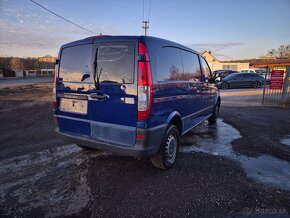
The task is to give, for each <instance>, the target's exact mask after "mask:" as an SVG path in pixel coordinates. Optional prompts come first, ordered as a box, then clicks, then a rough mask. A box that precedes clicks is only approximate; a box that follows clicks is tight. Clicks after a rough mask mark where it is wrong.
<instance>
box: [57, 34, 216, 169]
mask: <svg viewBox="0 0 290 218" xmlns="http://www.w3.org/2000/svg"><path fill="white" fill-rule="evenodd" d="M220 102H221V99H220V95H219V91H218V90H217V88H216V87H215V86H214V79H213V76H212V73H211V70H210V68H209V66H208V64H207V62H206V60H205V59H204V58H203V57H202V56H201V55H200V54H199V53H197V52H196V51H194V50H192V49H190V48H187V47H185V46H182V45H180V44H177V43H174V42H171V41H167V40H164V39H160V38H155V37H148V36H95V37H90V38H85V39H82V40H79V41H75V42H71V43H68V44H65V45H63V46H62V47H61V48H60V52H59V57H58V60H57V62H56V71H55V82H54V111H55V115H54V119H55V123H56V125H57V128H56V131H57V132H58V133H59V134H61V135H62V136H64V137H65V138H67V139H69V140H71V141H73V142H74V143H76V144H77V145H79V146H80V147H84V148H86V147H89V148H95V149H100V150H104V151H109V152H112V153H115V154H121V155H128V156H137V157H140V156H142V157H144V156H148V157H151V161H152V163H153V165H154V166H156V167H158V168H162V169H168V168H170V167H172V166H173V165H174V164H175V162H176V157H177V153H178V143H179V138H180V136H182V135H184V134H185V133H186V132H188V131H190V130H191V129H192V128H193V127H195V126H196V125H198V124H199V123H201V122H203V121H204V120H206V119H207V120H208V122H209V123H210V124H214V123H215V122H216V119H217V116H218V112H219V108H220Z"/></svg>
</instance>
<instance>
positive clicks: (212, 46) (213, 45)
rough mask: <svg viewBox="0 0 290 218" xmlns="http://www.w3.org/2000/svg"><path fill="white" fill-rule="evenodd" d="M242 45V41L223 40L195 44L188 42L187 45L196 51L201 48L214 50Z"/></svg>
mask: <svg viewBox="0 0 290 218" xmlns="http://www.w3.org/2000/svg"><path fill="white" fill-rule="evenodd" d="M240 45H243V43H242V42H225V43H197V44H190V45H188V47H190V48H193V49H195V50H198V51H203V50H206V51H208V50H211V51H214V52H217V51H221V50H224V49H227V48H231V47H234V46H240Z"/></svg>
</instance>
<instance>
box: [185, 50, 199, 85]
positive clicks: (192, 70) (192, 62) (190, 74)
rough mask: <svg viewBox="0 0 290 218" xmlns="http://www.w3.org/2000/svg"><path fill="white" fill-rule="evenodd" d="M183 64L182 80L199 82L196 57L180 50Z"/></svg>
mask: <svg viewBox="0 0 290 218" xmlns="http://www.w3.org/2000/svg"><path fill="white" fill-rule="evenodd" d="M180 53H181V58H182V63H183V78H182V80H186V81H194V82H199V81H200V77H201V71H200V64H199V60H198V56H197V55H196V54H194V53H191V52H188V51H184V50H180Z"/></svg>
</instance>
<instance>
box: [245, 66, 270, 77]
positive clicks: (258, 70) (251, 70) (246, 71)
mask: <svg viewBox="0 0 290 218" xmlns="http://www.w3.org/2000/svg"><path fill="white" fill-rule="evenodd" d="M240 72H241V73H257V74H259V75H260V76H262V77H263V78H265V77H266V70H265V69H254V68H248V69H242V70H241V71H240Z"/></svg>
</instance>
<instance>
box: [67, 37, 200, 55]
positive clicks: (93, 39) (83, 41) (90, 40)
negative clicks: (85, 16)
mask: <svg viewBox="0 0 290 218" xmlns="http://www.w3.org/2000/svg"><path fill="white" fill-rule="evenodd" d="M127 40H128V41H132V40H138V41H143V42H144V41H145V42H146V43H150V42H155V43H156V42H159V43H160V42H162V44H167V46H174V47H179V48H183V49H186V50H191V51H194V52H196V51H195V50H193V49H191V48H188V47H186V46H183V45H181V44H179V43H176V42H172V41H170V40H166V39H162V38H158V37H153V36H110V35H98V36H91V37H87V38H84V39H80V40H77V41H73V42H70V43H67V44H64V45H62V46H61V48H65V47H70V46H76V45H82V44H90V43H94V42H97V41H102V42H106V41H108V42H109V41H127ZM159 43H158V44H159Z"/></svg>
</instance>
